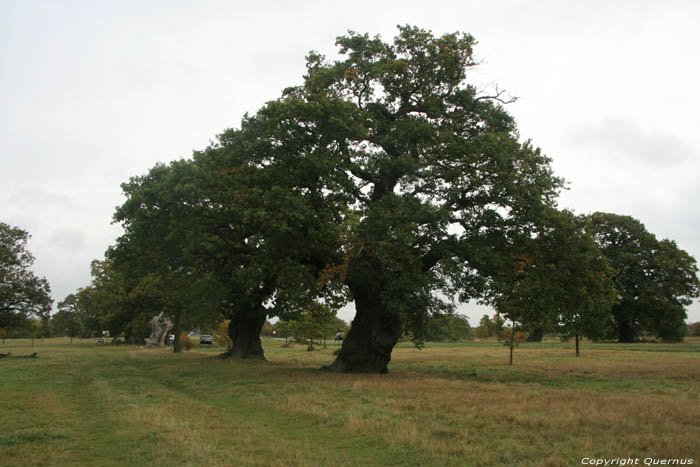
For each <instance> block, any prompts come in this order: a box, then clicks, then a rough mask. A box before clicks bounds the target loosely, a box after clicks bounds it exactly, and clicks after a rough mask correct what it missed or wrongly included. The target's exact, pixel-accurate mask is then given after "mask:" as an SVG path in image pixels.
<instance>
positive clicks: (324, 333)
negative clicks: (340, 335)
mask: <svg viewBox="0 0 700 467" xmlns="http://www.w3.org/2000/svg"><path fill="white" fill-rule="evenodd" d="M335 317H336V316H335V312H334V311H332V310H331V309H330V307H328V306H326V305H322V304H318V303H317V304H314V305H312V306H310V307H309V308H308V309H307V310H305V311H303V312H302V313H300V315H299V316H298V317H297V318H296V319H294V320H292V321H291V322H290V326H291V334H292V336H294V340H295V341H296V342H298V343H303V344H306V346H307V347H306V350H309V351H310V350H314V341H316V342H318V341H320V340H322V339H326V338H328V337H330V336H331V335H333V332H334V329H335V325H336V322H335Z"/></svg>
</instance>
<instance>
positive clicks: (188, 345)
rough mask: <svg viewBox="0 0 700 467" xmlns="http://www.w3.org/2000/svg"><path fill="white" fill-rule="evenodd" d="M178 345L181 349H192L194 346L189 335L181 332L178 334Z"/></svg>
mask: <svg viewBox="0 0 700 467" xmlns="http://www.w3.org/2000/svg"><path fill="white" fill-rule="evenodd" d="M180 346H181V347H182V348H183V349H185V350H187V351H189V350H192V347H194V342H192V339H190V336H188V335H187V334H184V333H183V334H182V335H181V336H180Z"/></svg>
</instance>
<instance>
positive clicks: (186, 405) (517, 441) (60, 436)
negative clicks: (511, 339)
mask: <svg viewBox="0 0 700 467" xmlns="http://www.w3.org/2000/svg"><path fill="white" fill-rule="evenodd" d="M335 348H337V347H331V346H329V348H328V349H326V350H318V351H315V352H306V351H305V350H304V348H303V347H301V346H297V347H293V348H283V347H282V346H281V344H280V343H279V342H277V341H273V340H268V341H265V351H266V355H267V357H268V361H267V362H254V361H242V362H241V361H223V360H220V359H217V358H215V356H216V355H217V353H218V352H220V351H221V350H223V349H221V348H218V349H217V348H213V349H212V348H204V349H201V348H196V349H195V350H193V351H191V352H187V353H184V354H182V355H174V354H172V353H170V352H168V351H161V350H155V351H154V350H143V349H139V348H137V347H133V346H127V345H98V344H96V341H95V340H85V341H81V342H78V341H74V343H73V344H69V342H68V339H47V340H45V341H44V342H40V341H35V343H34V348H31V347H30V341H28V340H17V341H14V340H8V341H7V342H6V343H5V344H4V345H2V344H0V353H6V352H12V353H13V355H18V354H29V353H32V352H34V351H36V352H38V354H39V357H38V358H36V359H15V358H12V359H8V358H5V359H0V426H1V427H2V429H1V430H0V465H3V466H5V465H10V466H13V465H17V466H20V465H21V466H28V465H60V466H63V465H71V466H73V465H193V466H198V465H202V466H218V465H285V466H287V465H299V466H305V465H313V466H315V465H320V466H326V465H328V466H342V465H348V466H356V465H365V466H374V465H411V466H414V465H435V466H446V465H459V466H462V465H463V466H471V465H474V466H481V465H518V466H520V465H533V466H535V465H536V466H558V465H581V460H582V459H583V458H592V459H597V458H599V459H618V458H629V457H631V458H633V459H634V458H638V459H639V461H638V462H639V463H638V465H644V461H645V459H653V460H656V461H659V460H660V459H684V460H687V459H692V460H693V464H694V465H698V463H699V462H700V458H699V454H700V397H699V396H700V342H697V341H696V342H695V343H686V344H679V345H672V344H665V345H664V344H639V345H613V344H601V345H598V344H589V343H586V344H585V345H584V346H582V355H581V357H580V358H578V359H577V358H576V357H575V356H574V351H573V345H572V344H560V343H545V344H526V345H523V346H521V347H519V348H518V349H516V353H515V364H514V366H512V367H510V366H508V365H507V359H508V352H507V349H506V348H504V347H503V346H501V345H499V344H497V343H492V342H484V343H479V342H474V343H465V344H428V346H427V347H426V348H425V349H423V350H417V349H414V348H413V347H412V346H411V345H409V344H400V345H399V346H398V347H397V348H396V350H395V351H394V356H393V359H392V363H391V365H390V373H389V374H388V375H343V374H333V373H328V372H324V371H320V370H318V368H319V367H320V365H322V364H324V363H329V362H331V361H332V358H333V356H332V351H333V350H334V349H335ZM654 465H659V464H654Z"/></svg>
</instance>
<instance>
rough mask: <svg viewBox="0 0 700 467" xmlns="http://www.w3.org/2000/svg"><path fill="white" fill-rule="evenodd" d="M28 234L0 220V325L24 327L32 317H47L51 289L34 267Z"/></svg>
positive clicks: (4, 326)
mask: <svg viewBox="0 0 700 467" xmlns="http://www.w3.org/2000/svg"><path fill="white" fill-rule="evenodd" d="M29 238H30V236H29V234H28V233H27V232H26V231H24V230H22V229H20V228H18V227H11V226H9V225H8V224H5V223H2V222H0V328H13V327H22V326H23V325H26V324H28V321H29V320H31V319H33V318H41V319H48V317H49V313H50V311H51V304H52V303H53V300H52V299H51V296H50V294H51V288H50V286H49V283H48V281H47V280H46V279H45V278H39V277H37V276H36V275H35V274H34V273H33V272H32V271H31V270H30V268H31V266H32V264H34V256H33V255H32V254H31V253H30V252H29V251H28V250H27V241H28V240H29Z"/></svg>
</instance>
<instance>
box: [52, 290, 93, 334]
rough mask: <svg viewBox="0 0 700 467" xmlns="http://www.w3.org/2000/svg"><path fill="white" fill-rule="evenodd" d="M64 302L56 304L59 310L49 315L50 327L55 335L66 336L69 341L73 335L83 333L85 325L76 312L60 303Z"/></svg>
mask: <svg viewBox="0 0 700 467" xmlns="http://www.w3.org/2000/svg"><path fill="white" fill-rule="evenodd" d="M64 304H65V300H64V301H63V302H60V303H59V304H58V308H59V311H58V313H56V314H55V315H53V316H51V328H52V329H53V333H54V335H55V336H67V337H70V341H71V343H72V342H73V338H74V337H79V336H82V335H83V332H84V331H85V326H84V325H83V321H82V319H81V317H80V315H79V314H78V313H76V312H72V311H69V310H68V309H66V308H65V307H63V308H62V305H64Z"/></svg>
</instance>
